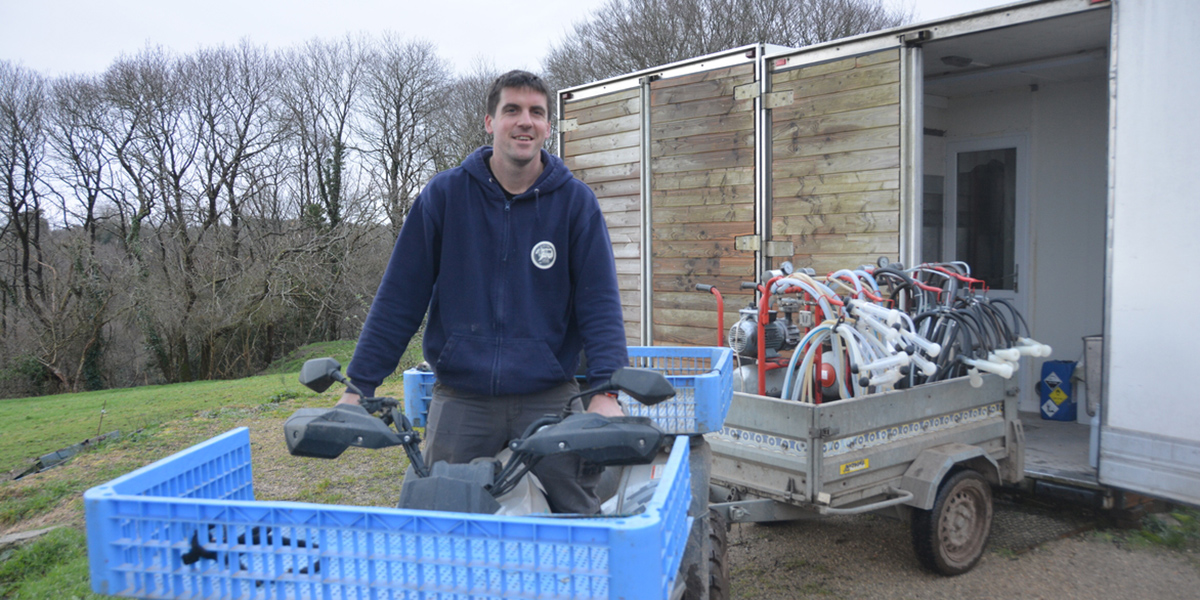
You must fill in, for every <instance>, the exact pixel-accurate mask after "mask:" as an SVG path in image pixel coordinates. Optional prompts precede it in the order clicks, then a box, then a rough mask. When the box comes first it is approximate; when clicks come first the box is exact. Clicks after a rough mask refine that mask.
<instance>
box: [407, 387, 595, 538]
mask: <svg viewBox="0 0 1200 600" xmlns="http://www.w3.org/2000/svg"><path fill="white" fill-rule="evenodd" d="M578 393H579V385H578V384H577V383H575V382H574V381H570V382H566V383H563V384H562V385H559V386H556V387H554V388H551V389H549V390H546V391H544V392H538V393H536V394H527V395H520V396H484V395H479V394H470V393H467V392H462V391H459V390H455V389H452V388H450V387H447V386H445V385H442V384H440V383H437V384H435V385H434V386H433V398H432V402H431V403H430V405H429V416H428V424H427V426H426V428H425V440H426V441H425V448H426V450H425V464H427V465H430V466H432V465H433V463H435V462H437V461H440V460H444V461H446V462H448V463H468V462H471V461H472V460H473V459H476V458H480V457H487V456H494V455H495V454H497V453H498V452H500V450H502V449H503V448H504V447H505V445H506V444H508V442H509V441H510V440H514V439H517V438H519V437H520V436H521V435H522V434H524V433H525V429H526V428H528V427H529V425H530V424H531V423H533V422H534V421H536V420H537V419H539V418H541V417H544V416H546V415H559V414H561V413H562V409H563V407H564V406H566V403H567V399H568V398H570V397H571V396H573V395H575V394H578ZM571 409H572V410H571V412H582V411H583V402H582V401H581V400H579V399H576V400H575V401H574V403H572V407H571ZM602 470H603V469H600V468H596V467H594V466H591V465H586V464H584V463H583V462H582V461H580V459H579V458H578V457H576V456H572V455H568V454H563V455H556V456H547V457H546V458H543V459H542V460H541V461H540V462H539V463H538V464H537V466H535V467H534V468H533V473H534V474H535V475H537V476H538V479H540V480H541V481H542V484H543V485H544V486H545V487H546V496H547V498H546V500H547V502H549V504H550V509H551V510H553V511H554V512H556V513H578V514H588V515H590V514H596V513H597V512H599V511H600V500H599V498H597V496H596V486H597V485H598V484H599V481H600V473H601V471H602Z"/></svg>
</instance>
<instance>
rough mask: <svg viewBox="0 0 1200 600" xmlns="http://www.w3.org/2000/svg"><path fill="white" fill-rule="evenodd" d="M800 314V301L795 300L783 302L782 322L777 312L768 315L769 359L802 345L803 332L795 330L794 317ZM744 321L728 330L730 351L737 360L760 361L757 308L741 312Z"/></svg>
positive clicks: (766, 335)
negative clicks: (756, 359)
mask: <svg viewBox="0 0 1200 600" xmlns="http://www.w3.org/2000/svg"><path fill="white" fill-rule="evenodd" d="M799 310H800V301H799V300H797V299H796V298H781V299H780V300H779V311H780V312H783V319H778V318H776V315H777V312H776V311H774V310H772V311H769V312H768V313H767V318H768V319H769V322H768V323H767V324H766V325H765V326H764V327H763V335H764V342H765V343H764V346H765V348H766V358H768V359H770V358H776V357H778V356H779V353H780V352H781V351H785V350H791V349H792V348H795V347H796V345H797V344H799V343H800V328H799V327H797V326H796V323H795V318H794V315H795V314H796V313H797V312H799ZM738 314H740V315H741V316H742V318H741V319H740V320H739V321H738V322H737V323H734V324H733V327H730V328H729V334H728V335H727V336H726V339H727V340H728V342H729V347H730V348H731V349H733V351H734V352H735V353H737V355H738V356H741V357H745V358H758V308H756V307H755V306H754V305H750V306H747V307H746V308H743V309H742V310H740V311H738Z"/></svg>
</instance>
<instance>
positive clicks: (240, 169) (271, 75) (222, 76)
mask: <svg viewBox="0 0 1200 600" xmlns="http://www.w3.org/2000/svg"><path fill="white" fill-rule="evenodd" d="M184 68H185V70H186V71H187V73H188V76H187V77H186V81H187V84H188V88H189V91H188V95H189V105H190V108H191V110H193V111H195V115H196V121H197V123H196V124H197V125H198V127H199V129H200V131H199V141H200V148H201V153H202V160H201V164H200V169H199V171H200V172H199V177H200V184H201V189H202V192H203V194H204V197H205V199H206V200H207V202H208V209H207V210H208V212H209V213H210V214H216V213H219V212H222V211H224V213H225V219H226V221H225V222H226V223H227V224H228V226H229V231H228V232H227V235H226V236H225V237H227V238H228V246H227V249H226V251H227V252H228V253H229V255H230V257H231V258H232V259H233V260H232V262H231V264H233V265H235V266H236V265H237V264H238V261H237V259H238V257H239V254H240V245H241V242H242V231H241V227H242V219H243V210H244V207H243V206H242V199H243V197H244V196H245V194H244V189H245V185H244V182H243V181H242V178H243V176H244V175H245V173H246V171H247V170H248V169H249V166H250V163H251V162H252V161H254V160H256V159H257V157H258V155H259V154H260V153H262V152H264V151H266V150H267V149H268V148H271V147H272V146H275V145H276V144H278V143H279V142H280V140H281V139H282V137H283V132H284V129H283V128H282V127H280V116H281V112H282V105H281V104H280V103H279V102H278V97H279V96H278V95H279V91H280V85H281V83H282V72H281V70H280V68H279V65H278V64H277V62H276V60H275V58H274V56H273V55H272V54H271V53H269V52H268V51H267V50H266V49H264V48H258V47H255V46H252V45H250V43H249V42H246V41H243V42H242V43H241V44H239V45H238V46H236V47H233V48H217V49H210V50H200V51H199V52H197V53H195V54H194V55H192V56H191V57H189V58H188V59H187V60H186V61H185V67H184Z"/></svg>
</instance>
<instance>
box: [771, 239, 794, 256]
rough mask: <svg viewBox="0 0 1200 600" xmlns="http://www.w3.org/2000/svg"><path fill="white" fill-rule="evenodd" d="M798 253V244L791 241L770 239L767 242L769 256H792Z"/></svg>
mask: <svg viewBox="0 0 1200 600" xmlns="http://www.w3.org/2000/svg"><path fill="white" fill-rule="evenodd" d="M795 254H796V245H795V244H793V243H792V242H791V241H769V242H767V256H770V257H776V256H787V257H789V258H790V257H792V256H794V255H795Z"/></svg>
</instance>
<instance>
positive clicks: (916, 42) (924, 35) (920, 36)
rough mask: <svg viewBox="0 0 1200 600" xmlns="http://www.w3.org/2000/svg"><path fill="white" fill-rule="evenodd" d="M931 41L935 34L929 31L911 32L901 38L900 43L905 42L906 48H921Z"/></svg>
mask: <svg viewBox="0 0 1200 600" xmlns="http://www.w3.org/2000/svg"><path fill="white" fill-rule="evenodd" d="M931 39H933V32H932V31H930V30H928V29H922V30H920V31H910V32H908V33H906V34H904V35H902V36H900V41H901V42H903V43H904V45H905V46H920V45H921V44H924V43H925V42H928V41H929V40H931Z"/></svg>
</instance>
